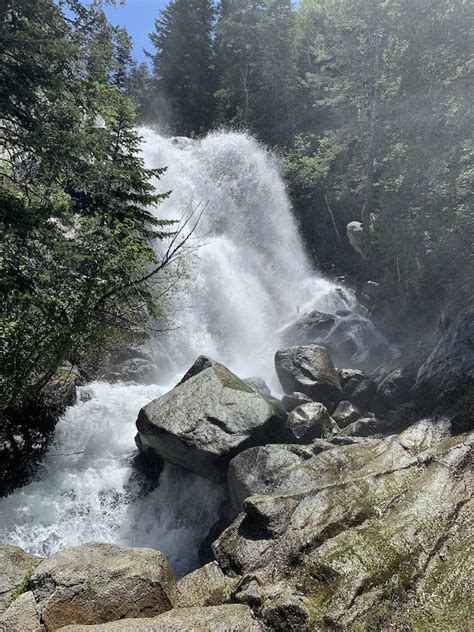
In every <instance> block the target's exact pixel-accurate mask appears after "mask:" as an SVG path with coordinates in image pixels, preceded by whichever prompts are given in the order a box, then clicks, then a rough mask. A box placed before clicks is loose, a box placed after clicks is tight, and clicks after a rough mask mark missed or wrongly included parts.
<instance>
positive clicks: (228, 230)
mask: <svg viewBox="0 0 474 632" xmlns="http://www.w3.org/2000/svg"><path fill="white" fill-rule="evenodd" d="M141 133H142V135H143V138H144V151H143V153H144V157H145V161H146V163H147V165H148V166H149V167H157V166H159V165H167V166H168V170H167V172H166V173H165V174H164V176H163V177H162V179H161V181H160V182H159V183H158V187H159V188H160V189H161V190H171V191H172V194H171V197H170V198H169V199H168V200H167V201H166V202H165V203H164V204H163V205H162V206H160V207H159V208H158V214H159V216H161V217H163V216H164V217H166V218H167V219H173V220H179V219H180V217H181V215H182V213H183V209H186V208H187V207H189V205H190V204H191V205H194V206H195V207H198V208H203V209H204V211H203V214H202V217H201V220H200V223H199V226H198V228H197V231H196V234H197V235H202V240H201V241H202V242H203V243H202V245H201V247H200V248H199V259H198V261H197V262H196V264H195V265H194V266H193V267H192V268H191V270H190V276H191V280H190V282H189V284H188V287H187V290H186V292H185V293H183V294H182V295H180V296H178V300H177V301H176V304H175V306H174V312H175V321H176V326H177V327H178V330H177V331H173V332H172V333H171V334H170V335H169V336H168V337H167V338H166V337H162V338H161V344H162V346H163V349H164V350H165V354H166V355H168V356H169V357H170V358H171V361H172V369H171V371H172V373H177V372H178V371H179V370H182V368H183V367H184V366H186V365H189V364H190V363H191V362H193V361H194V359H195V358H196V356H197V355H199V354H206V355H210V356H211V357H214V358H217V359H219V360H220V361H222V362H223V363H224V364H226V365H227V366H228V367H229V368H231V369H232V370H234V371H235V372H236V373H237V374H238V375H241V376H242V377H250V376H252V375H258V376H260V377H264V378H265V379H267V381H269V382H270V383H272V385H273V386H274V387H275V388H278V385H277V384H276V383H275V382H274V371H273V356H274V354H275V350H276V349H277V347H278V344H279V337H278V330H279V328H281V326H282V325H283V324H284V323H285V322H286V321H288V320H291V318H295V317H296V316H297V314H298V312H300V313H301V314H303V313H305V312H309V311H311V310H313V309H319V310H321V311H324V312H331V313H334V312H336V311H338V310H348V309H349V310H351V311H354V309H355V308H356V301H355V300H354V298H353V297H352V295H351V294H350V293H349V292H345V293H343V294H342V295H341V294H340V293H338V292H336V291H335V290H336V288H335V286H334V284H333V283H331V282H329V281H327V280H325V279H323V278H322V277H320V276H318V275H316V274H315V273H314V270H312V268H311V266H310V264H309V262H308V260H307V258H306V256H305V253H304V251H303V248H302V245H301V241H300V238H299V235H298V231H297V228H296V224H295V221H294V218H293V215H292V211H291V207H290V203H289V200H288V196H287V194H286V191H285V186H284V183H283V181H282V179H281V176H280V174H279V171H278V166H277V163H276V161H275V160H274V158H273V157H272V156H271V155H270V154H268V153H267V152H265V151H264V150H263V149H262V148H261V147H260V145H259V144H258V143H257V141H256V140H254V139H253V138H251V137H249V136H246V135H244V134H237V133H215V134H211V135H209V136H208V137H207V138H205V139H204V140H201V141H192V140H190V139H180V138H175V139H163V138H161V137H160V136H158V135H157V134H156V133H155V132H153V131H151V130H148V129H143V130H141ZM166 350H167V353H166ZM161 360H162V362H163V358H162V359H161Z"/></svg>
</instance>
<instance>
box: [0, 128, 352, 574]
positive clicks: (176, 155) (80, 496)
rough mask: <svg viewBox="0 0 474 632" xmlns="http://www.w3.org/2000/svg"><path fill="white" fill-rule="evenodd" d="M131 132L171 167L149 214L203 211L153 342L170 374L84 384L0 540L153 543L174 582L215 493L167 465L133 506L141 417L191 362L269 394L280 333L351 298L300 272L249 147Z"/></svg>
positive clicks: (262, 155)
mask: <svg viewBox="0 0 474 632" xmlns="http://www.w3.org/2000/svg"><path fill="white" fill-rule="evenodd" d="M141 133H142V135H143V137H144V145H143V154H144V157H145V160H146V163H147V164H148V165H149V166H152V167H159V166H162V165H166V166H167V167H168V171H167V172H166V173H165V175H164V176H163V178H162V179H161V180H160V181H159V182H158V183H157V187H158V189H159V190H160V191H166V190H172V195H171V197H170V198H169V199H168V200H166V201H165V202H164V203H163V204H162V205H161V206H160V207H159V209H158V211H157V212H158V213H159V215H160V216H161V217H163V216H164V217H166V218H169V219H179V218H180V217H181V215H182V213H183V209H185V208H189V206H190V205H198V206H200V207H201V208H204V207H205V211H204V213H203V216H202V219H201V222H200V224H199V227H198V230H197V234H199V235H200V236H201V237H202V241H203V243H202V245H201V247H200V249H199V251H198V254H197V257H196V258H195V260H194V261H193V262H192V264H191V265H190V266H189V281H188V282H187V288H186V292H183V293H182V294H181V295H178V296H177V297H176V298H175V300H174V304H173V306H172V309H173V310H174V313H173V314H172V316H173V321H174V323H175V325H176V327H177V329H176V330H175V331H172V332H170V333H169V334H166V335H165V336H163V337H161V338H160V339H159V341H158V342H157V344H158V346H159V349H158V352H157V353H158V357H159V365H160V366H163V367H164V366H165V365H167V366H168V371H167V375H165V374H163V375H162V376H161V379H160V385H159V386H158V385H155V386H153V385H152V386H141V385H133V384H119V385H110V384H105V383H95V384H92V385H90V386H88V387H87V388H86V389H83V390H84V393H83V399H82V400H81V401H79V402H78V404H77V405H76V406H74V407H73V408H70V409H69V410H68V411H67V412H66V414H65V415H64V417H63V418H62V419H61V421H60V422H59V424H58V426H57V429H56V433H55V439H54V442H53V444H52V445H51V447H50V449H49V452H48V454H47V456H46V458H45V460H44V463H43V465H42V467H41V469H40V471H39V472H38V474H37V476H36V479H35V480H34V481H33V482H32V483H31V484H29V485H28V486H26V487H24V488H22V489H19V490H17V491H16V492H15V493H14V494H12V495H11V496H9V497H8V498H5V499H3V500H1V501H0V512H1V515H2V520H1V525H0V542H8V543H11V544H16V545H18V546H21V547H23V548H25V549H27V550H29V551H31V552H33V553H37V554H40V555H49V554H51V553H53V552H55V551H57V550H59V549H61V548H64V547H66V546H72V545H77V544H79V543H83V542H87V541H91V540H96V541H110V542H116V543H119V544H123V545H128V546H150V547H155V548H158V549H160V550H162V551H163V552H164V553H165V554H166V555H167V556H168V558H169V560H170V562H171V564H172V565H173V566H174V569H175V571H176V573H177V574H178V575H181V574H184V573H185V572H186V571H188V570H189V569H191V568H193V567H195V566H196V565H197V549H198V546H199V543H200V542H201V541H202V540H203V539H204V538H205V537H206V535H207V533H208V531H209V529H210V527H211V526H212V524H213V523H214V522H215V521H216V520H217V518H218V507H219V504H220V502H221V501H222V499H223V497H224V493H223V490H222V489H221V488H220V487H219V486H216V485H214V484H212V483H210V482H208V481H206V480H204V479H201V478H199V477H196V476H194V475H192V474H186V473H183V472H181V471H179V470H177V468H174V467H172V466H168V465H167V466H165V469H164V471H163V473H162V475H161V477H160V484H159V486H158V487H157V488H156V489H155V490H154V491H153V492H151V494H149V495H148V496H146V498H143V497H142V496H141V495H140V485H139V481H137V479H136V476H135V474H134V470H133V468H132V467H131V465H130V455H131V454H132V452H133V450H134V442H133V437H134V434H135V428H134V422H135V420H136V417H137V413H138V411H139V409H140V408H141V407H142V406H143V405H144V404H145V403H147V402H148V401H150V400H151V399H154V398H155V397H158V396H159V395H160V394H162V393H163V392H165V391H166V390H168V389H169V388H170V387H171V386H172V385H173V384H175V383H176V376H180V375H182V374H183V373H184V372H185V370H186V369H187V368H189V365H190V364H191V363H192V362H193V361H194V359H195V358H196V356H197V355H199V354H207V355H210V356H212V357H214V358H215V359H217V360H220V361H221V362H223V363H224V364H226V365H227V366H229V368H231V369H233V370H234V371H235V372H236V373H238V374H239V375H241V376H242V377H250V376H261V377H264V378H266V379H267V381H268V382H269V383H270V384H271V385H272V386H273V387H274V388H278V386H277V385H276V384H275V382H274V377H273V373H274V372H273V355H274V353H275V350H276V349H277V348H278V346H279V339H278V333H277V332H278V330H279V329H280V328H281V327H282V325H284V324H285V322H288V321H290V320H291V318H294V317H296V316H297V313H298V312H300V313H305V312H308V311H311V310H312V309H319V310H321V311H324V312H331V313H334V312H336V311H337V310H340V309H343V310H349V311H350V310H354V308H355V301H354V299H353V298H352V296H351V295H350V294H349V293H345V294H343V295H341V294H340V293H338V292H336V291H335V286H334V285H333V284H332V283H330V282H329V281H327V280H324V279H322V278H321V277H319V276H317V275H315V274H314V272H313V271H312V270H311V267H310V265H309V263H308V261H307V259H306V257H305V255H304V252H303V249H302V246H301V243H300V240H299V237H298V233H297V229H296V226H295V223H294V220H293V218H292V214H291V209H290V205H289V202H288V198H287V195H286V192H285V187H284V184H283V182H282V180H281V177H280V175H279V173H278V168H277V165H276V162H275V160H274V159H273V158H272V157H271V156H270V155H269V154H268V153H266V152H265V151H264V150H263V149H262V148H261V147H260V146H259V145H258V143H257V142H256V141H255V140H253V139H252V138H249V137H248V136H245V135H243V134H233V133H217V134H212V135H210V136H208V137H207V138H205V139H203V140H201V141H190V140H187V139H165V138H163V137H161V136H159V135H158V134H156V133H155V132H152V131H150V130H147V129H143V130H141ZM165 385H166V386H165ZM86 395H87V397H86Z"/></svg>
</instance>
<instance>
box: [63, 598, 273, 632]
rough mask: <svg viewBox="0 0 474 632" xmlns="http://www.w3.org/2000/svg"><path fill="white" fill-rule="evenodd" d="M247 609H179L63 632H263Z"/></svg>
mask: <svg viewBox="0 0 474 632" xmlns="http://www.w3.org/2000/svg"><path fill="white" fill-rule="evenodd" d="M263 629H264V628H263V627H262V626H261V625H260V624H259V623H257V621H256V620H255V618H254V616H253V614H252V611H251V610H250V608H248V607H246V606H243V605H239V604H235V605H225V606H215V607H211V608H179V609H178V610H172V611H170V612H166V613H165V614H162V615H161V616H159V617H155V618H153V619H134V620H133V621H132V620H130V619H129V620H127V621H116V622H115V623H107V624H106V625H93V626H84V625H68V626H67V627H65V628H63V630H64V632H260V631H262V632H263Z"/></svg>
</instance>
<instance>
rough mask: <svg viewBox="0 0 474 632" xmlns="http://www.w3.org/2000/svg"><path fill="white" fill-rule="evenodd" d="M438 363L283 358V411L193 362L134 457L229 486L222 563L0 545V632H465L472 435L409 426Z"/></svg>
mask: <svg viewBox="0 0 474 632" xmlns="http://www.w3.org/2000/svg"><path fill="white" fill-rule="evenodd" d="M447 327H448V329H449V325H447ZM450 335H452V334H450ZM458 342H459V345H461V343H462V344H464V343H463V342H462V340H459V341H458ZM441 349H442V345H440V347H439V348H438V349H437V350H436V354H438V355H436V356H435V357H433V358H431V359H430V360H429V361H427V363H426V364H425V365H424V366H423V367H422V368H421V369H420V371H418V373H417V371H416V370H415V368H413V367H411V368H410V367H404V368H401V367H400V366H396V365H392V364H390V365H389V364H387V365H385V366H384V367H381V368H380V369H379V370H378V371H377V372H376V373H375V374H373V375H372V376H371V377H369V376H368V375H366V374H364V373H363V372H361V371H359V370H356V369H340V370H337V369H336V368H335V366H334V364H333V361H332V359H331V356H330V354H329V352H328V351H327V349H326V348H324V347H322V346H319V345H316V344H309V345H299V346H292V347H287V348H284V349H281V350H280V351H278V352H277V354H276V357H275V367H276V372H277V375H278V377H279V379H280V382H281V385H282V388H283V391H284V393H285V394H284V396H283V398H282V399H281V401H280V400H277V399H276V398H274V397H273V396H272V394H271V392H270V390H269V389H268V387H267V386H266V385H265V383H264V382H263V381H262V380H260V379H258V378H251V379H249V380H242V379H240V378H239V377H238V376H237V375H235V374H234V373H232V372H231V371H230V370H229V369H227V368H226V367H225V366H223V365H222V364H219V363H218V362H215V361H214V360H212V359H210V358H207V357H205V356H201V357H200V358H198V359H197V360H196V362H195V363H194V365H193V366H192V367H191V368H190V370H189V371H188V372H187V373H186V375H185V376H184V377H183V379H182V380H181V382H180V383H179V384H178V385H177V386H176V387H175V388H174V389H172V390H171V391H170V392H169V393H167V394H165V395H163V396H162V397H160V398H158V399H156V400H154V401H152V402H150V403H149V404H148V405H147V406H145V407H144V408H143V409H142V410H141V411H140V413H139V416H138V420H137V428H138V435H137V445H138V446H139V448H140V450H141V451H142V452H143V453H148V454H149V455H153V456H154V457H155V459H156V458H158V459H162V460H165V461H168V462H171V463H174V464H176V465H179V466H181V467H183V468H186V469H188V470H191V471H193V472H195V473H196V474H198V475H200V476H204V477H207V478H209V479H211V480H213V481H216V482H219V483H225V484H226V485H227V488H228V491H229V499H230V500H231V501H232V505H233V511H231V512H230V517H229V519H228V521H227V522H225V521H221V522H220V523H219V525H217V526H216V528H215V529H213V530H212V532H211V533H212V536H210V539H211V541H212V551H213V555H214V557H215V559H214V560H213V561H211V562H210V563H208V564H205V565H204V566H203V567H202V568H200V569H198V570H196V571H194V572H193V573H191V574H190V575H187V576H186V577H184V578H183V579H181V580H180V581H178V582H177V581H176V580H175V578H174V576H173V573H172V572H171V569H170V567H169V565H168V563H167V561H166V559H165V558H164V556H163V555H162V554H161V553H160V552H158V551H155V550H150V549H126V548H122V547H118V546H116V545H110V544H98V543H92V544H87V545H84V546H81V547H75V548H70V549H65V550H63V551H61V552H60V553H58V554H56V555H53V556H52V557H51V558H49V559H41V558H37V557H35V556H31V555H29V554H27V553H25V552H24V551H21V550H20V549H16V548H15V547H0V566H1V568H2V571H3V579H2V575H1V574H0V612H1V614H0V631H1V632H7V631H8V632H23V631H25V630H28V631H32V632H50V631H53V630H59V629H61V630H67V631H69V632H88V631H89V630H90V631H93V630H98V631H99V630H100V631H102V630H103V631H104V632H115V631H123V632H134V631H136V632H142V631H143V632H145V631H150V632H152V631H153V632H154V631H164V630H166V631H176V632H178V631H184V630H190V631H194V630H195V631H198V632H199V631H206V632H209V631H213V632H214V631H222V632H224V631H225V632H229V631H235V632H240V631H242V632H243V631H244V630H245V631H254V630H255V631H256V630H282V631H286V630H292V631H301V632H306V631H308V632H309V631H310V630H348V631H349V630H388V629H400V630H402V629H403V630H404V629H413V622H414V621H416V622H417V626H418V627H417V628H416V629H420V630H421V629H426V630H428V629H433V630H435V629H447V630H449V629H452V630H457V629H469V628H470V627H472V609H471V608H470V605H469V604H470V599H471V595H470V578H471V577H472V572H473V570H474V568H473V566H474V565H473V556H472V554H471V555H470V554H469V546H471V545H472V541H473V536H474V527H473V524H474V520H473V516H472V509H473V500H472V489H473V485H472V483H473V481H472V455H473V449H472V448H473V443H474V433H473V432H471V433H468V432H464V434H459V433H458V434H456V432H455V431H453V425H452V423H451V419H449V418H445V417H435V418H429V419H422V420H419V421H417V422H416V423H412V424H411V425H410V423H411V421H412V419H411V416H410V415H411V414H412V413H413V410H414V409H412V408H410V401H409V400H410V398H411V393H412V385H413V384H414V383H415V381H416V383H417V384H418V387H417V388H421V386H420V385H421V384H428V383H429V379H430V376H432V375H434V372H435V369H436V366H437V363H436V358H438V356H439V354H440V353H441ZM417 375H418V378H417ZM452 375H454V369H453V370H451V373H450V375H448V376H447V378H446V385H447V386H449V385H450V379H451V376H452ZM405 413H406V414H405ZM454 430H456V429H454ZM157 471H159V468H158V469H157ZM228 504H229V505H230V501H228ZM453 621H454V622H455V624H454V625H451V623H452V622H453ZM450 626H451V627H450Z"/></svg>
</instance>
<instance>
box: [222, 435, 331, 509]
mask: <svg viewBox="0 0 474 632" xmlns="http://www.w3.org/2000/svg"><path fill="white" fill-rule="evenodd" d="M332 448H333V446H332V445H331V444H330V443H329V442H327V441H318V442H317V443H315V444H312V445H308V446H302V445H284V444H281V445H277V444H274V445H265V446H261V447H258V448H250V449H249V450H245V451H244V452H241V453H240V454H238V455H237V456H236V457H235V458H233V459H232V461H231V462H230V465H229V488H230V492H231V495H232V498H233V500H234V501H235V502H236V506H237V507H239V508H242V507H243V501H244V500H245V499H246V498H248V497H249V496H254V495H261V494H262V495H263V494H268V493H272V492H274V491H275V490H278V491H280V492H284V491H291V490H292V489H293V488H294V487H293V486H294V485H296V486H304V485H305V484H307V483H311V482H312V478H311V476H310V475H308V474H307V473H306V472H305V471H304V468H302V467H299V466H301V465H302V464H303V463H304V462H305V461H309V460H310V459H312V458H313V457H314V456H315V455H316V454H319V453H320V452H322V451H324V450H330V449H332ZM293 473H295V474H296V476H293V475H292V474H293Z"/></svg>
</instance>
